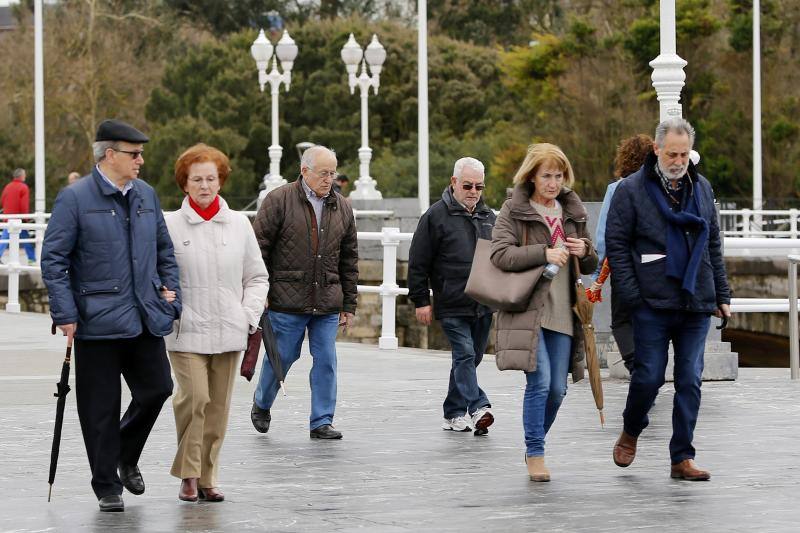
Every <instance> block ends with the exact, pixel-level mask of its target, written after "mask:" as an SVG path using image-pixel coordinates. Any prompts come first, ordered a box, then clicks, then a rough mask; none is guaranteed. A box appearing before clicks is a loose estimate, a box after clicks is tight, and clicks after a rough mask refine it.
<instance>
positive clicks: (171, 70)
mask: <svg viewBox="0 0 800 533" xmlns="http://www.w3.org/2000/svg"><path fill="white" fill-rule="evenodd" d="M291 31H292V35H293V37H294V39H295V40H296V41H297V43H298V45H299V47H300V53H299V55H298V57H297V59H296V61H295V65H294V70H293V73H292V84H291V90H289V91H288V92H286V91H285V89H284V88H283V87H282V88H281V94H280V100H279V106H280V112H281V129H280V142H281V144H282V145H283V146H284V152H283V157H282V159H281V174H282V175H283V176H284V177H286V178H288V179H289V180H291V179H293V178H294V177H295V176H296V175H297V172H298V168H299V159H298V154H297V152H296V151H295V150H294V146H295V144H297V143H298V142H303V141H311V142H314V143H317V144H324V145H327V146H330V147H332V148H334V149H335V150H336V151H337V154H338V157H339V163H340V170H341V171H342V172H345V173H347V174H349V175H350V176H351V177H355V176H356V175H357V173H358V158H357V151H358V147H359V146H360V136H361V133H360V97H359V93H358V90H356V93H355V94H354V95H351V94H350V91H349V88H348V84H347V74H346V71H345V68H344V64H343V63H342V62H341V59H340V57H339V54H340V51H341V47H342V46H343V45H344V43H345V42H346V40H347V37H348V35H349V33H350V32H354V33H355V35H356V38H357V40H358V41H359V42H361V43H362V44H366V43H367V42H368V39H369V38H370V37H371V35H372V32H373V31H374V32H376V33H378V34H379V35H380V36H381V41H382V43H383V44H384V46H385V47H386V49H387V53H388V56H387V60H386V63H385V65H384V68H383V70H382V72H381V87H380V91H379V94H378V95H377V96H370V98H369V108H370V111H369V136H370V146H371V148H372V149H373V153H374V164H373V166H372V169H371V170H372V172H371V173H372V174H373V176H375V177H376V178H377V179H378V183H379V188H380V190H381V191H382V192H383V194H384V195H385V196H399V195H406V196H412V195H416V176H417V163H416V160H417V155H416V152H417V148H416V141H415V138H416V118H417V116H416V115H417V105H416V90H417V87H416V34H415V32H414V31H413V30H412V29H408V28H406V27H404V26H401V25H399V24H397V23H392V22H383V23H379V24H370V23H368V22H367V21H365V20H363V19H356V18H351V19H335V20H327V19H326V20H313V21H309V22H307V23H306V24H304V25H303V26H299V27H296V28H292V30H291ZM254 38H255V31H254V30H246V31H243V32H239V33H236V34H232V35H230V36H229V37H226V38H224V39H221V40H217V41H214V42H210V43H208V44H206V45H204V46H201V47H197V48H193V49H190V50H187V51H186V53H185V54H184V55H183V56H182V57H181V59H179V60H178V61H176V62H175V63H173V64H171V65H170V66H169V67H168V68H167V70H166V71H165V72H164V77H163V79H162V82H161V86H160V87H157V88H156V89H154V90H153V92H152V93H151V96H150V100H149V102H148V105H147V120H148V123H149V124H150V125H151V131H152V137H153V141H152V143H151V146H150V147H149V150H148V163H147V171H146V175H147V177H148V179H150V180H151V181H153V182H154V183H156V186H157V188H158V189H159V191H160V192H161V193H162V195H163V197H164V198H165V200H164V202H165V205H175V204H176V203H177V202H178V200H179V198H180V192H179V191H177V189H176V188H175V186H174V184H173V182H172V178H171V174H172V171H171V169H172V165H173V164H174V161H175V158H176V157H177V156H178V155H179V154H180V152H181V151H182V150H184V149H186V148H187V147H188V146H190V145H192V144H194V143H196V142H206V143H209V144H215V143H216V145H218V146H219V147H220V148H221V149H223V150H225V151H226V152H227V153H228V154H229V155H230V156H231V158H232V166H233V168H234V171H233V173H232V175H231V178H230V180H229V183H228V184H226V186H225V188H226V191H225V194H226V196H227V197H228V198H229V199H231V200H232V204H233V205H236V206H241V205H245V204H246V203H248V202H249V201H251V200H252V199H253V198H255V196H256V195H257V191H258V189H257V187H258V184H259V183H260V181H261V175H262V174H263V173H264V172H266V169H267V168H268V166H269V160H268V155H267V146H268V145H269V144H270V137H269V134H270V130H269V119H270V116H269V112H270V97H269V85H267V86H266V87H265V92H264V93H261V92H259V88H258V83H257V72H256V68H255V63H254V61H253V59H252V58H251V57H250V53H249V47H250V44H251V43H252V41H253V39H254ZM496 64H497V60H496V52H495V50H493V49H488V48H484V47H478V46H472V45H467V44H464V43H460V42H458V41H454V40H452V39H449V38H446V37H435V38H433V39H431V43H430V58H429V65H430V71H431V75H430V89H429V90H430V109H431V113H430V125H431V131H432V132H433V134H432V150H431V151H432V155H431V158H432V165H431V167H432V172H431V174H432V176H434V177H433V179H432V184H431V189H432V193H431V194H432V197H434V198H435V197H437V196H438V194H439V193H440V192H441V190H442V189H443V188H444V186H445V182H446V181H447V180H448V179H449V177H450V175H451V174H452V164H453V162H454V161H455V159H457V158H458V157H461V156H463V155H475V154H480V155H482V156H483V157H484V158H485V159H486V160H487V161H489V160H490V159H491V151H490V150H489V149H488V147H489V144H490V143H489V142H488V141H487V140H488V139H489V138H490V137H491V136H492V134H493V131H494V130H493V125H494V124H495V123H496V121H498V120H502V119H509V118H513V117H514V116H516V115H517V113H516V112H515V106H514V105H508V100H509V98H508V94H507V92H506V91H505V89H504V87H503V85H502V84H501V83H500V71H499V69H498V68H497V66H496ZM501 104H502V105H501ZM223 142H224V143H225V144H221V143H223ZM480 155H478V156H480ZM501 189H502V187H498V190H501Z"/></svg>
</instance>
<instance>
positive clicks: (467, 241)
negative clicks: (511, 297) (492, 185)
mask: <svg viewBox="0 0 800 533" xmlns="http://www.w3.org/2000/svg"><path fill="white" fill-rule="evenodd" d="M495 218H496V217H495V214H494V212H492V210H491V209H489V208H488V207H487V206H486V204H485V203H484V202H483V199H481V200H480V201H479V202H478V205H477V206H475V211H473V212H472V213H469V212H467V210H466V209H464V207H462V206H461V204H459V203H458V202H457V201H456V200H455V198H453V193H452V191H451V189H450V186H448V187H447V188H446V189H445V190H444V192H443V193H442V199H441V200H439V201H438V202H436V203H435V204H433V205H432V206H431V207H430V208H429V209H428V210H427V211H426V212H425V214H424V215H422V217H421V218H420V219H419V224H418V225H417V229H416V231H415V232H414V238H413V240H412V241H411V249H410V251H409V254H408V296H409V298H410V299H411V300H412V301H413V302H414V304H415V305H416V306H417V307H424V306H426V305H430V303H431V299H430V296H429V292H428V288H429V286H430V288H431V289H433V311H434V315H435V316H436V318H437V319H441V318H446V317H457V316H460V317H474V316H481V315H484V314H486V313H491V312H492V310H491V309H489V308H488V307H486V306H485V305H481V304H479V303H478V302H476V301H475V300H473V299H472V298H470V297H469V296H467V295H466V294H464V288H465V287H466V286H467V279H469V272H470V269H471V268H472V257H473V256H474V255H475V245H476V244H477V242H478V239H479V238H480V239H491V238H492V228H493V227H494V221H495Z"/></svg>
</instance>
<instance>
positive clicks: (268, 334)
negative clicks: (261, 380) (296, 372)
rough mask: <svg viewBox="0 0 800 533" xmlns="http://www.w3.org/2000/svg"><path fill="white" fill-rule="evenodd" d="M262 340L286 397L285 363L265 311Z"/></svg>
mask: <svg viewBox="0 0 800 533" xmlns="http://www.w3.org/2000/svg"><path fill="white" fill-rule="evenodd" d="M261 338H262V340H263V341H264V350H265V351H266V352H267V360H269V364H270V365H272V372H273V374H275V378H276V379H277V380H278V383H280V385H281V391H283V395H284V396H286V388H285V387H284V386H283V381H284V379H285V375H284V373H283V363H282V362H281V353H280V351H278V341H277V339H276V338H275V332H274V331H273V330H272V322H270V320H269V311H266V310H265V311H264V314H263V315H261Z"/></svg>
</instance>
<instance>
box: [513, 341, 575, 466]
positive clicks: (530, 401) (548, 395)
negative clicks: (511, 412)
mask: <svg viewBox="0 0 800 533" xmlns="http://www.w3.org/2000/svg"><path fill="white" fill-rule="evenodd" d="M571 353H572V337H570V336H569V335H565V334H564V333H559V332H557V331H553V330H550V329H546V328H541V329H540V330H539V346H538V349H537V350H536V370H534V371H533V372H526V373H525V378H526V380H527V384H526V386H525V397H524V399H523V401H522V427H523V428H524V430H525V446H526V450H525V453H526V455H527V456H528V457H542V456H544V438H545V435H547V432H548V431H550V426H552V425H553V422H555V420H556V415H557V414H558V409H559V408H560V407H561V402H562V401H564V397H565V396H566V395H567V374H569V361H570V356H571Z"/></svg>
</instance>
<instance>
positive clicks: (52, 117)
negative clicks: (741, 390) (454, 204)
mask: <svg viewBox="0 0 800 533" xmlns="http://www.w3.org/2000/svg"><path fill="white" fill-rule="evenodd" d="M796 3H797V0H762V1H761V9H762V13H761V37H762V39H761V40H762V50H763V52H762V85H763V89H762V90H763V96H762V106H763V113H762V115H763V117H762V118H763V147H764V157H763V165H764V190H765V196H766V197H768V198H772V199H774V201H775V202H778V203H777V204H776V205H782V206H783V205H786V203H790V202H794V205H797V202H798V199H799V198H800V192H799V191H800V172H798V169H800V146H798V143H797V140H796V139H797V135H798V133H799V132H800V131H799V130H800V98H798V96H797V87H798V86H800V62H798V50H800V10H798V9H797V5H796ZM658 10H659V4H658V2H657V1H656V0H619V1H613V2H612V1H610V0H601V1H598V0H571V1H570V2H561V1H558V0H500V1H497V2H478V1H467V0H429V1H428V21H429V34H430V40H429V58H428V62H429V71H430V74H429V76H430V81H429V94H430V126H431V127H430V131H431V133H430V135H431V143H430V157H431V160H430V167H431V191H430V193H431V198H432V199H436V198H438V196H439V194H440V192H441V190H442V188H443V187H444V186H445V184H446V182H447V180H448V178H449V176H450V173H451V170H452V164H453V162H454V161H455V159H457V158H458V157H461V156H464V155H471V156H475V157H478V158H480V159H482V160H483V161H484V162H485V163H486V164H487V170H488V174H487V178H488V179H487V183H488V189H487V190H486V197H487V199H488V200H489V201H490V203H491V204H492V205H494V206H496V207H497V206H499V204H500V202H501V201H502V199H503V198H504V196H505V188H506V187H507V186H508V185H509V184H510V179H511V176H512V175H513V174H514V172H515V170H516V168H517V167H518V165H519V164H520V162H521V161H522V158H523V157H524V154H525V149H526V148H527V146H528V145H529V144H530V143H531V142H538V141H549V142H554V143H556V144H558V145H560V146H561V147H562V148H563V149H564V150H565V152H566V153H567V155H568V156H569V157H570V160H571V161H572V163H573V167H574V168H575V171H576V175H577V178H578V183H577V185H576V188H577V190H578V192H579V193H580V194H581V195H582V196H583V197H584V198H587V199H599V198H601V197H602V194H603V192H604V190H605V186H606V183H607V182H608V181H609V180H610V179H611V178H612V176H611V172H612V160H613V155H614V150H615V147H616V145H617V143H618V142H619V141H620V140H621V139H623V138H625V137H628V136H630V135H633V134H636V133H642V132H643V133H651V134H652V131H653V129H654V127H655V125H656V122H657V120H658V102H657V101H656V94H655V91H654V90H653V88H652V84H651V80H650V76H651V73H652V70H651V68H650V66H649V62H650V61H651V60H652V59H654V58H655V57H656V55H658V53H659V13H658ZM272 11H274V12H276V13H277V14H278V15H279V16H280V17H281V18H282V20H283V22H284V24H285V25H286V27H288V28H289V30H290V31H291V34H292V36H293V37H294V38H295V40H296V41H297V44H298V46H299V48H300V54H299V56H298V58H297V61H296V63H295V68H294V71H293V79H292V87H291V90H290V91H288V92H286V91H285V90H284V89H283V88H282V89H281V95H280V110H281V122H280V142H281V144H282V145H283V146H284V152H283V158H282V161H281V172H282V174H283V175H284V176H285V177H286V178H288V179H293V178H294V177H295V176H296V173H297V170H298V155H297V152H296V150H295V148H294V146H295V144H296V143H298V142H301V141H312V142H315V143H321V144H326V145H329V146H331V147H333V148H335V149H336V150H337V153H338V155H339V159H340V169H341V171H342V172H346V173H348V174H349V175H350V177H351V178H355V177H356V176H357V174H358V158H357V150H358V147H359V145H360V112H359V109H360V101H359V100H360V99H359V95H358V92H356V94H355V95H351V94H350V91H349V88H348V85H347V76H346V73H345V69H344V65H343V64H342V62H341V59H340V56H339V52H340V50H341V47H342V45H343V44H344V42H345V41H346V39H347V36H348V34H349V33H350V32H353V33H354V34H355V36H356V38H357V39H358V41H359V42H360V43H361V44H362V45H363V44H366V43H367V41H368V39H369V38H370V37H371V35H372V33H377V34H378V35H379V36H380V39H381V42H383V44H384V45H385V46H386V49H387V52H388V57H387V61H386V64H385V67H384V70H383V72H382V73H381V87H380V92H379V94H378V95H377V96H370V99H369V144H370V147H371V148H372V149H373V160H372V166H371V171H372V172H371V173H372V174H373V176H374V177H375V178H376V179H377V180H378V186H379V188H380V190H381V191H382V192H383V193H384V196H387V197H391V196H410V195H416V187H417V138H416V135H417V100H416V99H417V80H416V52H417V45H416V3H415V2H414V1H413V0H396V1H393V0H314V1H306V0H237V1H233V0H196V1H192V2H188V1H184V0H63V1H61V2H58V3H56V4H48V7H47V8H46V10H45V91H46V94H45V102H46V107H45V109H46V117H45V121H46V126H47V130H46V131H47V137H46V148H47V169H48V191H49V193H50V197H52V196H53V194H54V193H55V191H57V189H58V188H59V186H60V185H61V184H62V183H63V180H64V176H65V175H66V173H67V172H68V171H71V170H76V169H77V170H80V171H82V172H87V171H88V170H89V169H90V168H91V164H92V161H91V141H92V139H93V133H94V129H95V127H96V124H97V122H99V121H100V120H102V119H103V118H107V117H112V116H114V117H118V118H122V119H124V120H128V121H130V122H132V123H134V124H136V125H137V126H139V127H141V128H142V129H143V130H145V131H147V132H148V133H149V134H150V136H151V138H152V139H153V140H152V142H151V143H150V144H149V145H148V146H147V151H146V154H145V159H146V164H145V167H144V169H143V177H145V179H147V180H148V181H150V182H151V183H153V184H154V185H155V186H156V187H157V188H158V190H159V192H160V194H161V195H162V196H163V197H164V204H165V206H169V207H175V206H176V205H177V203H178V202H179V201H180V198H181V196H182V193H181V191H179V190H178V189H177V187H176V186H175V184H174V181H173V178H172V175H173V165H174V162H175V159H176V158H177V157H178V155H179V154H180V153H181V152H182V151H183V150H185V149H186V148H188V147H189V146H191V145H192V144H194V143H197V142H206V143H209V144H212V145H215V146H218V147H219V148H221V149H222V150H223V151H225V152H226V153H227V154H229V155H230V156H231V158H232V164H233V168H234V171H233V174H232V175H231V177H230V179H229V181H228V183H227V184H226V186H225V191H224V194H225V195H226V197H227V198H228V199H229V200H231V204H232V205H233V206H234V207H243V206H244V205H246V204H247V203H248V202H250V201H251V200H252V199H253V198H255V196H256V194H257V192H258V186H259V184H260V182H261V178H262V175H263V174H264V173H265V172H266V171H267V169H268V166H269V162H268V155H267V147H268V146H269V144H270V117H269V113H270V95H269V87H267V88H266V91H265V92H264V93H262V92H260V91H259V89H258V84H257V74H256V68H255V64H254V61H253V60H252V58H251V57H250V54H249V47H250V44H251V43H252V41H253V39H254V38H255V36H256V33H257V28H258V27H265V28H267V29H268V28H270V26H273V25H274V24H275V21H276V19H275V16H274V13H271V12H272ZM15 13H16V16H17V17H18V18H19V20H20V26H19V28H18V29H17V30H14V31H10V32H4V33H2V34H0V56H2V57H3V58H4V60H3V61H2V62H0V94H1V95H2V96H3V103H4V104H6V105H4V106H0V132H2V133H0V172H3V173H4V174H5V175H8V173H9V172H10V171H11V170H12V169H13V168H15V167H17V166H26V167H28V168H29V170H31V172H30V174H32V168H31V167H32V162H33V93H32V87H33V68H32V50H33V31H32V28H31V12H30V2H29V3H27V4H25V3H23V4H20V5H19V6H18V7H17V8H16V10H15ZM751 20H752V2H751V1H750V0H678V1H677V48H678V50H677V52H678V54H679V55H680V56H681V57H683V58H684V59H686V60H687V62H688V65H687V67H686V69H685V72H686V85H685V87H684V89H683V91H682V94H681V103H682V106H683V113H684V116H685V117H686V118H688V119H689V120H690V121H691V122H692V123H693V124H694V125H695V126H696V129H697V133H698V137H697V145H696V148H697V149H698V150H699V151H700V153H701V155H702V158H703V159H702V162H701V166H700V169H701V171H702V172H703V173H705V174H706V175H707V176H708V177H709V178H710V179H711V181H712V183H713V184H714V186H715V189H716V191H717V194H718V196H720V197H722V198H728V199H731V198H739V199H741V200H742V202H743V203H744V204H746V203H747V202H749V200H748V197H749V196H750V195H751V168H752V163H753V161H752V149H751V146H752V131H751V124H752V111H751V109H752V107H751V106H752V93H751V87H752V85H751V84H752V71H751V68H752V67H751V65H752V51H751V47H752V41H751V30H752V24H751ZM274 33H275V34H274V35H272V39H273V42H275V41H276V40H277V38H278V37H279V35H278V32H274ZM780 202H784V203H780Z"/></svg>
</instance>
